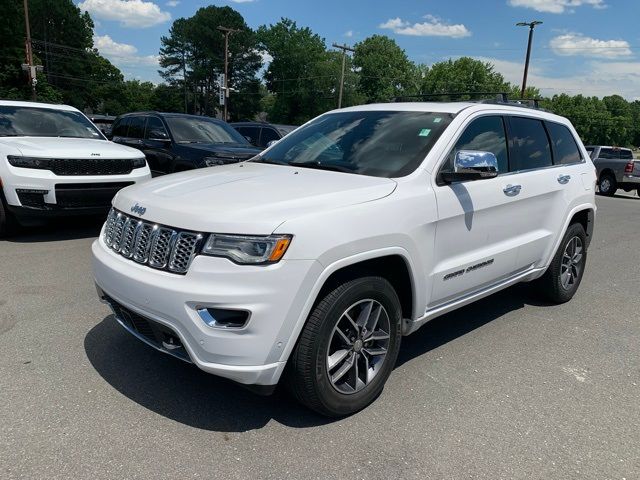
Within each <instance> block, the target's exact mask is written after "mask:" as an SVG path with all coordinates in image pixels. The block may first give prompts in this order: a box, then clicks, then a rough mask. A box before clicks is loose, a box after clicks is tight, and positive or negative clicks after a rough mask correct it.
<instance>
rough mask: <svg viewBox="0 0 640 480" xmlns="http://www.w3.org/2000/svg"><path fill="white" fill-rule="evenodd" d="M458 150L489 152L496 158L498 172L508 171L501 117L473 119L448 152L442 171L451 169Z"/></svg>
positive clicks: (505, 142)
mask: <svg viewBox="0 0 640 480" xmlns="http://www.w3.org/2000/svg"><path fill="white" fill-rule="evenodd" d="M460 150H477V151H481V152H491V153H493V154H494V155H495V156H496V158H497V160H498V173H499V174H500V173H506V172H508V171H509V157H508V156H507V137H506V135H505V130H504V120H503V119H502V117H500V116H487V117H480V118H477V119H475V120H473V121H472V122H471V123H470V124H469V125H468V126H467V128H466V129H465V131H464V132H463V133H462V135H461V136H460V138H459V139H458V141H457V142H456V144H455V146H454V147H453V149H452V150H451V152H449V156H448V157H447V160H446V162H445V163H444V164H443V166H442V169H441V171H442V172H452V171H453V159H454V157H455V155H456V153H457V152H459V151H460Z"/></svg>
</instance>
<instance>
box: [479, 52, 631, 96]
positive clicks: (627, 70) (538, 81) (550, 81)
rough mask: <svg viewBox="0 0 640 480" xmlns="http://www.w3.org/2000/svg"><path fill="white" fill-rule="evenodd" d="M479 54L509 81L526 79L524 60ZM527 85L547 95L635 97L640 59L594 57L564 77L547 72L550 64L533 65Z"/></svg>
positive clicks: (516, 82)
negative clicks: (543, 66)
mask: <svg viewBox="0 0 640 480" xmlns="http://www.w3.org/2000/svg"><path fill="white" fill-rule="evenodd" d="M476 58H478V60H482V61H483V62H490V63H492V64H493V65H494V66H495V70H496V71H497V72H500V73H501V74H502V75H504V78H505V79H506V80H507V81H509V82H511V83H514V84H515V85H520V84H521V83H522V73H523V68H524V66H523V64H522V62H511V61H507V60H500V59H497V58H488V57H476ZM527 85H530V86H532V87H537V88H538V89H540V92H541V93H542V95H544V96H551V95H555V94H560V93H568V94H570V95H578V94H582V95H585V96H592V95H595V96H598V97H603V96H605V95H613V94H618V95H622V96H623V97H625V98H627V99H630V100H632V99H635V98H637V97H638V91H640V62H605V61H599V60H591V61H588V62H587V63H586V64H585V65H584V68H582V69H580V72H579V73H577V74H573V75H569V76H562V77H558V76H552V75H550V74H549V72H547V68H542V67H540V66H537V65H532V66H531V67H530V68H529V75H528V77H527Z"/></svg>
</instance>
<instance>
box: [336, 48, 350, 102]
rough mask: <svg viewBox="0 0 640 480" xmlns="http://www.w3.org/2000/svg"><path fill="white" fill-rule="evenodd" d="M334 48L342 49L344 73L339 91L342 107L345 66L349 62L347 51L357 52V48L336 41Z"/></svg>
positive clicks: (339, 100) (341, 76)
mask: <svg viewBox="0 0 640 480" xmlns="http://www.w3.org/2000/svg"><path fill="white" fill-rule="evenodd" d="M333 48H338V49H340V50H342V74H341V75H340V91H339V93H338V108H342V91H343V90H344V67H345V64H346V62H347V51H349V52H355V50H354V49H353V48H351V47H348V46H347V44H346V43H345V44H344V45H338V44H337V43H334V44H333Z"/></svg>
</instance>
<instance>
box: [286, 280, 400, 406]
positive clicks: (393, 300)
mask: <svg viewBox="0 0 640 480" xmlns="http://www.w3.org/2000/svg"><path fill="white" fill-rule="evenodd" d="M401 319H402V309H401V306H400V301H399V299H398V295H397V294H396V292H395V290H394V289H393V287H392V286H391V284H390V283H389V282H388V281H387V280H385V279H384V278H381V277H373V276H371V277H361V278H357V279H355V280H351V281H348V282H346V283H343V284H341V285H338V286H337V287H335V288H334V289H332V290H331V291H329V292H328V293H327V294H326V295H324V297H323V298H322V299H321V300H320V302H319V303H318V304H317V306H316V307H315V308H314V309H313V311H312V312H311V315H310V316H309V318H308V320H307V323H306V325H305V327H304V329H303V330H302V333H301V334H300V338H299V340H298V344H297V346H296V348H295V350H294V351H293V353H292V355H291V358H290V364H289V369H288V373H287V383H288V386H289V388H290V390H291V391H292V392H293V394H294V395H295V397H296V398H297V399H298V400H299V401H300V402H301V403H303V404H304V405H306V406H307V407H309V408H311V409H313V410H315V411H317V412H319V413H321V414H323V415H326V416H331V417H334V416H342V415H349V414H352V413H355V412H357V411H358V410H361V409H363V408H364V407H366V406H367V405H369V404H370V403H371V402H373V401H374V400H375V399H376V397H377V396H378V395H379V394H380V392H381V391H382V388H383V387H384V384H385V382H386V381H387V378H389V375H390V374H391V371H392V370H393V367H394V365H395V363H396V359H397V357H398V351H399V349H400V340H401V338H402V335H401Z"/></svg>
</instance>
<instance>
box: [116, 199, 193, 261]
mask: <svg viewBox="0 0 640 480" xmlns="http://www.w3.org/2000/svg"><path fill="white" fill-rule="evenodd" d="M103 238H104V242H105V244H106V245H107V246H108V247H109V248H110V249H111V250H113V251H114V252H116V253H118V254H119V255H122V256H123V257H124V258H127V259H131V260H133V261H135V262H137V263H140V264H143V265H147V266H149V267H151V268H155V269H158V270H167V271H169V272H171V273H178V274H185V273H187V271H188V270H189V265H191V261H192V260H193V258H194V257H195V256H196V255H197V254H198V249H199V247H200V245H201V243H202V239H203V238H204V236H203V234H202V233H198V232H190V231H183V230H176V229H173V228H170V227H166V226H164V225H157V224H154V223H150V222H146V221H144V220H141V219H138V218H136V217H130V216H128V215H125V214H124V213H122V212H118V211H117V210H116V209H113V208H112V209H111V211H110V212H109V216H108V217H107V221H106V223H105V226H104V237H103Z"/></svg>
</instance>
